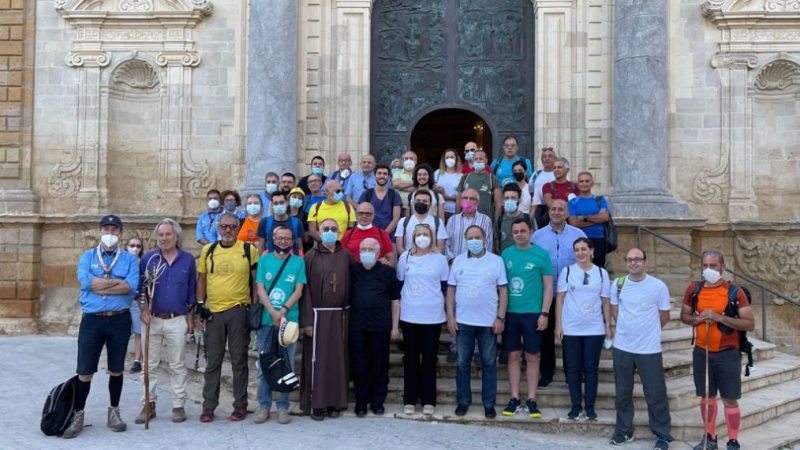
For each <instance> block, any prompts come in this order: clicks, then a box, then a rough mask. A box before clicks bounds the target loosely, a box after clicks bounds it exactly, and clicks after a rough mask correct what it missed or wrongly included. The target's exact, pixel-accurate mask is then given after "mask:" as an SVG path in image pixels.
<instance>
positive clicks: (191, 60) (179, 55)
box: [156, 51, 200, 67]
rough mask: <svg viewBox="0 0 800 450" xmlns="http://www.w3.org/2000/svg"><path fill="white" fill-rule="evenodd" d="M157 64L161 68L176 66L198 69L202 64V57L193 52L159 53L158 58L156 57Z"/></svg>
mask: <svg viewBox="0 0 800 450" xmlns="http://www.w3.org/2000/svg"><path fill="white" fill-rule="evenodd" d="M156 64H158V65H159V66H161V67H164V66H167V65H174V64H180V65H182V66H190V67H197V66H198V65H199V64H200V55H198V54H197V52H192V51H187V52H174V53H159V54H158V56H156Z"/></svg>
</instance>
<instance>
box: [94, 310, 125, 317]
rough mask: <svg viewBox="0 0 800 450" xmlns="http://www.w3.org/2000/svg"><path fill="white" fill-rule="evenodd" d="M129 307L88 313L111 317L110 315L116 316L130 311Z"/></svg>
mask: <svg viewBox="0 0 800 450" xmlns="http://www.w3.org/2000/svg"><path fill="white" fill-rule="evenodd" d="M130 312H131V310H130V309H120V310H119V311H100V312H96V313H90V314H91V315H93V316H100V317H111V316H118V315H120V314H125V313H130Z"/></svg>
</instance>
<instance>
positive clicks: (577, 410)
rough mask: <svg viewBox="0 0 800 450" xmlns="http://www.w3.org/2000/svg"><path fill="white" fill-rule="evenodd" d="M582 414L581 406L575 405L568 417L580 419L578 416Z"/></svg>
mask: <svg viewBox="0 0 800 450" xmlns="http://www.w3.org/2000/svg"><path fill="white" fill-rule="evenodd" d="M580 415H581V408H579V407H577V406H573V407H572V409H570V410H569V413H568V414H567V418H568V419H569V420H578V417H579V416H580Z"/></svg>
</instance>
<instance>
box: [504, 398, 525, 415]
mask: <svg viewBox="0 0 800 450" xmlns="http://www.w3.org/2000/svg"><path fill="white" fill-rule="evenodd" d="M519 407H520V401H519V399H518V398H515V397H511V400H509V401H508V405H506V407H505V409H503V412H502V413H501V414H503V415H504V416H507V417H511V416H513V415H514V414H516V413H517V411H519Z"/></svg>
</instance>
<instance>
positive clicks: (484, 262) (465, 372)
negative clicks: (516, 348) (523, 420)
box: [445, 225, 508, 419]
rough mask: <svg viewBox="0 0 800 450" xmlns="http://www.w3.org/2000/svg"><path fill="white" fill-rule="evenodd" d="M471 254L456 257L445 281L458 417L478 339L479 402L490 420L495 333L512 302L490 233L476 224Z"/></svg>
mask: <svg viewBox="0 0 800 450" xmlns="http://www.w3.org/2000/svg"><path fill="white" fill-rule="evenodd" d="M464 237H465V238H466V240H467V252H466V253H462V254H460V255H458V256H457V257H456V258H455V259H454V260H453V266H452V267H451V269H450V276H449V277H448V279H447V285H448V286H447V297H446V301H445V303H446V308H447V329H448V330H449V331H450V333H451V334H454V335H455V336H456V343H457V346H458V363H457V365H456V400H457V402H458V405H457V407H456V415H457V416H464V415H466V414H467V410H468V409H469V406H470V404H471V403H472V388H471V387H470V378H471V376H470V363H471V362H472V351H473V349H474V348H475V343H476V341H477V344H478V350H479V352H480V357H481V400H482V402H483V411H484V414H485V416H486V418H487V419H494V418H495V417H496V415H497V413H496V411H495V409H494V407H495V403H496V401H497V335H498V334H500V333H502V332H503V328H504V322H505V320H506V306H507V305H508V291H507V288H506V285H507V284H508V282H507V281H506V269H505V265H504V264H503V259H502V258H500V257H499V256H497V255H495V254H494V253H490V252H487V251H486V235H485V233H484V231H483V229H481V227H479V226H477V225H472V226H470V227H469V228H467V230H466V232H464Z"/></svg>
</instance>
